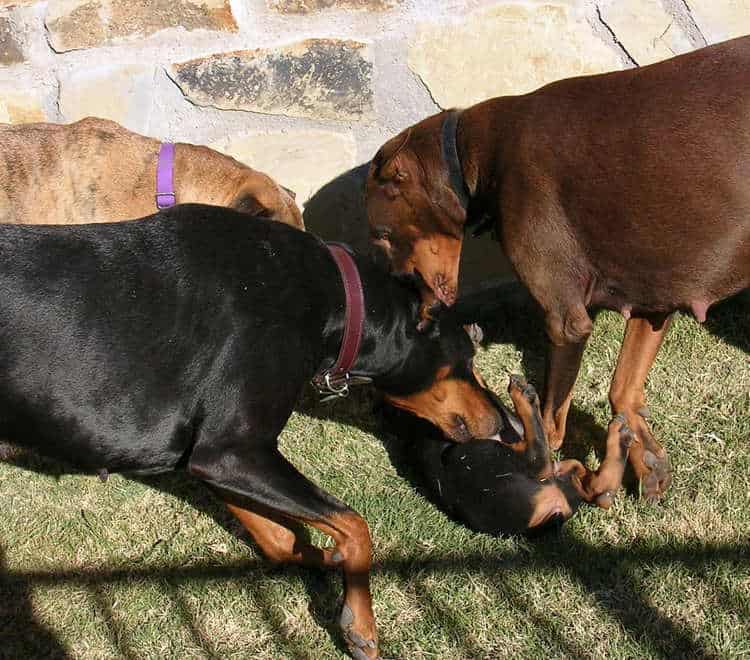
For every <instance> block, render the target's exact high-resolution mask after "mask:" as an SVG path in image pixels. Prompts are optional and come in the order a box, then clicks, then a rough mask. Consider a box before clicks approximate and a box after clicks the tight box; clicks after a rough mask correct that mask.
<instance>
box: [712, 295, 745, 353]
mask: <svg viewBox="0 0 750 660" xmlns="http://www.w3.org/2000/svg"><path fill="white" fill-rule="evenodd" d="M705 325H706V328H707V329H708V331H709V332H710V333H711V334H712V335H715V336H716V337H719V338H720V339H722V340H723V341H725V342H726V343H728V344H731V345H732V346H736V347H737V348H739V349H740V350H742V351H744V352H745V353H750V289H747V290H745V291H742V292H740V293H738V294H737V295H735V296H733V297H731V298H727V299H726V300H723V301H721V302H720V303H718V304H717V305H715V306H714V307H712V308H711V309H710V310H709V312H708V316H707V318H706V323H705Z"/></svg>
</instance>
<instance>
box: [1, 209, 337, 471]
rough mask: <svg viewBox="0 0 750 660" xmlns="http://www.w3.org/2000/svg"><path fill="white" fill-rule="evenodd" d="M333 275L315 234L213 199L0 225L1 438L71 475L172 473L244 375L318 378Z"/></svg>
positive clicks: (279, 382) (283, 381)
mask: <svg viewBox="0 0 750 660" xmlns="http://www.w3.org/2000/svg"><path fill="white" fill-rule="evenodd" d="M310 272H314V273H316V274H317V275H318V278H310V277H309V273H310ZM336 277H337V271H336V268H335V265H334V264H333V262H332V260H331V259H330V258H329V257H328V255H327V251H326V250H325V248H324V247H323V246H322V244H321V243H320V242H319V241H318V240H317V239H316V238H315V237H313V236H311V235H308V234H305V233H303V232H300V231H298V230H295V229H292V228H290V227H287V226H285V225H282V224H280V223H274V222H270V221H268V222H266V221H262V220H248V218H247V216H246V215H242V214H239V213H235V212H233V211H230V210H227V209H218V208H214V207H208V206H196V205H185V206H183V207H175V208H174V209H170V210H169V211H168V212H165V213H161V214H158V215H156V216H153V217H151V218H147V219H144V220H139V221H133V222H125V223H114V224H97V225H79V226H74V227H63V226H40V225H36V226H23V225H2V226H0V434H2V435H3V437H6V438H8V439H10V440H11V441H13V442H16V443H19V444H23V445H27V446H31V447H33V448H36V449H39V450H40V451H42V452H43V453H46V454H53V455H56V456H57V457H58V458H62V459H69V460H71V461H72V462H74V463H75V464H76V465H78V466H79V467H81V468H82V469H94V470H95V469H99V468H100V467H104V466H106V467H107V468H108V469H110V470H112V471H115V470H123V471H126V470H129V469H132V470H137V471H140V472H148V471H160V470H168V469H172V468H174V467H175V466H176V465H177V464H178V463H179V462H180V461H181V460H182V459H183V456H184V455H185V454H186V452H188V451H189V449H190V447H191V445H192V442H193V441H194V438H195V435H196V433H197V431H198V428H197V427H198V426H199V425H200V423H201V421H202V419H203V414H204V411H205V410H211V411H212V412H213V414H214V415H218V416H220V415H221V414H223V412H224V410H223V409H224V408H226V407H227V406H228V405H230V403H229V402H234V401H235V400H236V395H235V393H234V391H233V388H235V389H236V388H239V387H247V386H248V385H247V382H248V379H247V377H246V376H247V374H248V373H257V374H258V375H259V377H258V378H256V379H253V381H254V382H257V383H258V385H257V386H258V387H259V388H262V387H265V385H264V383H267V382H273V383H274V387H276V388H284V387H294V388H296V389H298V388H299V387H300V384H301V383H303V382H304V381H305V380H306V378H309V375H311V374H312V373H314V371H315V369H316V368H317V366H318V362H319V361H320V359H321V357H320V356H321V346H320V336H321V334H322V329H323V326H324V324H325V322H326V310H327V309H329V308H330V304H329V297H330V296H334V295H338V296H339V297H342V294H340V293H339V292H338V289H336V290H335V291H334V292H333V293H331V292H329V291H327V290H326V282H330V281H335V279H334V278H336ZM329 288H330V287H329ZM238 308H241V309H242V312H243V313H242V314H237V313H235V312H236V311H237V309H238ZM238 322H240V323H245V324H247V326H248V327H247V328H244V327H243V328H238V327H237V324H238ZM290 325H291V326H292V327H304V328H307V329H309V332H307V333H299V334H296V335H292V336H290V335H289V333H284V334H285V336H279V332H278V328H279V327H280V326H283V327H289V326H290ZM306 338H310V344H309V345H304V342H305V340H306ZM313 338H314V340H313ZM242 342H247V343H250V342H252V346H251V349H250V350H247V345H242V346H240V345H239V344H240V343H242ZM240 349H241V350H240ZM274 355H285V356H286V357H287V359H285V360H275V359H274ZM220 356H221V357H220ZM226 358H229V359H226ZM316 360H317V361H316ZM289 369H293V370H295V372H299V373H289V372H288V371H289ZM217 370H221V373H219V372H218V371H217ZM284 370H286V371H284ZM227 371H229V373H227ZM282 371H284V372H283V373H281V372H282ZM307 372H309V374H308V373H307ZM213 383H221V385H220V387H211V386H210V384H213ZM224 394H226V395H227V396H226V402H224V400H223V399H222V395H224ZM246 394H247V393H246ZM280 394H283V393H282V392H280ZM208 396H210V397H211V400H207V398H206V397H208ZM66 411H70V414H67V413H66ZM73 411H75V414H74V413H73ZM82 411H83V412H84V413H85V411H88V412H87V413H85V414H82ZM40 420H41V421H40ZM53 420H54V421H53ZM61 445H62V446H63V447H64V448H60V447H61Z"/></svg>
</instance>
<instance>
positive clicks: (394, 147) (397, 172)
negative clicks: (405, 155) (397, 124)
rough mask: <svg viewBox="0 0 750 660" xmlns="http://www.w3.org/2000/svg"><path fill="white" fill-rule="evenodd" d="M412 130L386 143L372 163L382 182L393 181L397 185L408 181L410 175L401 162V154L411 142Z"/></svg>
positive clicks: (376, 174)
mask: <svg viewBox="0 0 750 660" xmlns="http://www.w3.org/2000/svg"><path fill="white" fill-rule="evenodd" d="M410 136H411V128H409V129H407V130H406V131H404V133H403V134H401V135H397V136H396V137H395V138H393V139H392V140H389V141H388V142H386V143H385V144H384V145H383V146H382V147H381V148H380V151H378V153H377V154H375V158H373V160H372V163H373V165H374V167H375V176H376V177H377V178H378V179H380V180H382V181H392V182H394V183H396V184H399V183H403V182H404V181H406V180H408V178H409V174H408V172H407V171H406V170H405V169H404V168H403V166H402V165H401V163H400V162H399V158H398V156H399V154H400V153H401V151H402V150H403V148H404V147H405V146H406V144H407V142H409V137H410Z"/></svg>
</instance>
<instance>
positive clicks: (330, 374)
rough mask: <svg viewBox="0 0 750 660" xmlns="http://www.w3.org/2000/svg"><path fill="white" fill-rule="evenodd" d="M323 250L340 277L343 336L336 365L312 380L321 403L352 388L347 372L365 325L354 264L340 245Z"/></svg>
mask: <svg viewBox="0 0 750 660" xmlns="http://www.w3.org/2000/svg"><path fill="white" fill-rule="evenodd" d="M326 247H327V248H328V251H329V252H330V253H331V256H332V257H333V260H334V261H335V262H336V265H337V266H338V269H339V273H341V280H342V281H343V284H344V295H345V297H346V310H345V318H344V334H343V336H342V338H341V349H340V350H339V356H338V358H337V360H336V363H335V364H334V365H333V366H332V367H331V368H330V369H325V370H324V371H319V372H318V373H317V374H315V376H313V379H312V382H313V385H315V387H317V388H318V391H319V392H320V393H321V395H324V397H323V401H327V400H328V399H332V398H335V397H345V396H348V395H349V385H352V384H355V382H354V379H352V377H351V375H350V372H351V369H352V367H353V366H354V363H355V362H356V361H357V356H358V355H359V347H360V345H361V343H362V330H363V328H364V323H365V296H364V293H363V292H362V280H361V279H360V277H359V271H358V270H357V264H355V263H354V259H353V258H352V255H351V254H350V253H349V250H348V249H347V248H346V247H345V246H343V245H341V244H340V243H326ZM368 381H369V379H363V378H356V382H357V383H361V382H368Z"/></svg>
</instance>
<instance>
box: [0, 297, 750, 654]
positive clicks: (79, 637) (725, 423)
mask: <svg viewBox="0 0 750 660" xmlns="http://www.w3.org/2000/svg"><path fill="white" fill-rule="evenodd" d="M484 316H485V317H486V318H485V319H484V322H485V325H486V330H487V334H488V335H490V336H491V337H492V338H493V340H494V342H493V343H492V344H491V345H489V347H488V348H487V349H485V350H482V351H481V352H480V354H479V356H478V362H479V365H480V367H481V369H482V371H483V373H484V374H485V375H486V377H487V379H488V381H489V383H490V384H491V385H492V386H493V387H494V388H495V389H496V390H498V391H502V392H503V397H504V398H505V400H506V401H507V395H505V387H506V384H507V378H508V375H509V374H510V373H513V372H523V373H525V374H526V375H527V376H528V378H529V379H530V380H531V381H532V382H534V383H535V384H537V385H541V382H542V367H543V358H544V342H543V337H542V335H541V328H542V325H541V323H538V322H537V320H536V319H535V318H534V316H535V315H534V313H533V312H532V311H531V310H530V309H529V308H528V307H527V306H524V305H522V304H519V305H515V304H512V305H508V306H507V307H506V308H504V309H503V310H502V311H501V313H496V311H492V310H489V311H487V310H485V313H484ZM623 325H624V324H623V321H622V319H621V318H620V317H618V316H616V315H614V314H609V313H604V314H601V315H600V316H599V318H598V320H597V323H596V330H595V333H594V336H593V337H592V340H591V342H590V345H589V348H588V350H587V352H586V356H585V359H584V364H583V369H582V372H581V376H580V379H579V382H578V385H577V389H576V397H575V400H574V406H573V410H572V414H571V420H570V424H569V437H568V443H567V444H566V446H565V447H564V454H565V455H573V456H577V457H584V458H586V459H587V460H589V461H595V460H596V453H595V450H597V449H598V448H599V447H600V446H601V443H602V439H603V436H604V433H605V429H606V424H607V422H608V420H609V409H608V404H607V389H608V384H609V379H610V375H611V372H612V369H613V367H614V362H615V359H616V355H617V350H618V346H619V341H620V339H621V336H622V331H623ZM648 394H649V403H650V407H651V411H652V414H653V428H654V431H655V433H656V435H657V437H658V438H660V439H661V440H662V441H663V442H664V444H665V445H666V446H667V448H668V450H669V452H670V455H671V459H672V464H673V469H674V480H673V483H672V487H671V490H670V491H669V493H668V495H667V496H666V497H665V498H664V500H663V501H662V502H661V503H660V504H658V505H655V506H654V505H648V504H645V503H642V502H640V501H638V500H637V499H636V498H635V497H633V496H632V494H631V495H628V494H626V493H624V492H623V493H622V494H621V495H620V497H619V498H618V500H617V502H616V504H615V506H614V507H613V508H612V510H610V511H608V512H604V511H601V510H597V509H593V508H588V507H587V508H585V509H583V510H582V511H581V513H580V514H579V515H578V516H577V517H576V518H574V519H573V520H572V521H571V522H570V523H569V524H568V525H567V526H566V527H565V529H564V531H563V533H562V534H561V535H559V536H557V537H554V538H547V539H544V540H542V541H535V542H529V541H525V540H518V539H498V538H492V537H489V536H484V535H481V534H475V533H472V532H470V531H469V530H467V529H465V528H463V527H461V526H460V525H458V524H456V523H454V522H452V521H451V520H449V519H448V518H447V517H446V516H445V515H444V514H443V513H441V512H440V511H438V510H437V509H435V508H434V507H433V506H432V505H431V504H430V503H429V502H428V501H427V500H426V499H424V497H423V496H422V495H420V492H419V485H418V484H417V483H415V482H414V481H413V479H410V478H409V472H408V468H407V467H406V466H404V465H400V464H399V461H398V442H399V441H398V439H396V438H393V437H389V436H388V435H387V434H386V433H385V432H384V431H383V430H382V429H381V427H380V425H379V423H378V419H377V417H376V416H374V415H373V414H372V412H371V410H372V407H373V401H374V397H373V395H372V393H371V392H366V391H363V392H358V393H357V394H356V395H355V396H353V397H352V399H351V400H350V401H348V402H337V403H336V404H333V405H331V404H317V403H315V401H314V398H313V397H312V395H308V396H306V398H305V400H304V401H303V402H302V403H301V404H300V406H299V410H298V412H296V413H295V414H294V416H293V418H292V420H291V421H290V423H289V425H288V427H287V429H286V430H285V432H284V434H283V438H282V447H283V450H284V452H285V453H286V454H287V456H289V457H290V459H291V460H292V461H293V462H294V463H295V464H296V465H297V466H298V467H299V468H300V469H301V470H302V471H303V472H304V473H305V474H306V475H308V476H309V477H310V478H312V479H313V480H315V481H317V482H318V483H319V484H320V485H322V486H323V487H324V488H326V489H327V490H329V491H330V492H332V493H334V494H336V495H337V496H338V497H340V498H341V499H343V500H345V501H346V502H348V503H349V504H351V505H352V506H353V507H354V508H355V509H356V510H358V511H359V512H360V513H362V514H363V515H364V516H365V517H366V518H367V520H368V521H369V523H370V527H371V530H372V536H373V542H374V546H375V567H374V571H373V579H372V583H373V584H372V586H373V593H374V598H375V613H376V616H377V619H378V622H379V630H380V637H381V640H382V652H383V655H384V657H387V658H451V659H454V658H538V657H545V658H546V657H550V658H558V657H559V658H561V657H565V658H573V657H575V658H578V657H580V658H601V657H604V656H606V657H608V658H642V657H643V658H650V657H653V658H662V657H663V658H683V657H684V658H688V657H689V658H701V657H722V658H732V657H735V658H738V657H750V532H749V530H750V442H748V439H749V437H750V297H749V296H748V294H745V295H743V296H741V297H739V298H737V299H735V300H733V301H729V302H728V303H725V304H723V305H722V306H720V307H719V308H717V309H715V310H712V313H711V314H710V318H709V321H708V323H707V324H706V325H705V326H699V325H698V324H697V323H695V322H694V321H692V320H690V319H688V318H686V317H678V318H677V319H676V322H675V323H674V325H673V327H672V329H671V331H670V333H669V336H668V338H667V341H666V343H665V346H664V348H663V349H662V351H661V353H660V355H659V358H658V360H657V363H656V366H655V368H654V370H653V371H652V374H651V378H650V381H649V384H648ZM391 455H392V456H394V457H395V461H394V462H392V460H391ZM30 468H41V469H42V473H39V472H35V471H32V470H31V469H30ZM57 473H58V469H57V466H55V465H54V464H51V463H47V462H42V461H40V460H39V459H37V458H35V457H32V456H29V455H23V454H21V455H16V456H15V457H13V456H11V457H10V458H8V460H7V462H6V463H5V464H2V463H0V502H2V517H1V518H0V658H3V659H5V658H19V659H28V658H37V657H74V658H91V659H93V658H96V659H100V658H133V659H136V658H138V659H140V658H181V659H182V658H274V659H276V658H338V657H342V656H343V655H344V654H343V650H342V647H341V645H340V642H339V639H340V638H339V635H338V631H337V630H336V628H335V618H336V615H337V612H338V606H339V602H340V594H341V586H340V580H339V577H338V576H337V575H335V574H330V573H325V572H318V571H309V570H302V569H295V568H283V569H280V568H271V567H269V566H268V565H266V564H265V563H264V562H263V561H262V559H261V558H260V556H259V554H258V553H257V552H256V551H255V549H254V548H252V547H251V546H248V545H247V544H246V543H245V542H244V540H243V538H242V535H241V534H240V533H239V530H238V527H237V526H236V525H235V524H234V523H233V522H232V520H230V518H229V517H228V515H226V514H225V513H224V511H223V509H222V508H221V507H220V506H218V505H217V504H216V503H215V502H214V500H213V499H212V497H211V496H210V495H209V494H208V493H207V492H206V491H205V490H204V488H203V487H202V486H201V485H200V484H198V483H196V482H193V481H190V480H188V479H187V478H184V477H181V476H169V477H165V478H158V479H151V480H149V481H148V482H141V481H134V480H129V479H125V478H123V477H120V476H116V475H115V476H111V477H110V479H109V481H108V482H107V483H106V484H105V483H101V482H100V481H99V479H97V478H95V477H82V476H64V475H63V476H60V475H59V474H57ZM313 538H316V539H319V538H320V537H319V536H317V535H314V536H313Z"/></svg>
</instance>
